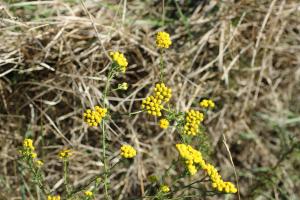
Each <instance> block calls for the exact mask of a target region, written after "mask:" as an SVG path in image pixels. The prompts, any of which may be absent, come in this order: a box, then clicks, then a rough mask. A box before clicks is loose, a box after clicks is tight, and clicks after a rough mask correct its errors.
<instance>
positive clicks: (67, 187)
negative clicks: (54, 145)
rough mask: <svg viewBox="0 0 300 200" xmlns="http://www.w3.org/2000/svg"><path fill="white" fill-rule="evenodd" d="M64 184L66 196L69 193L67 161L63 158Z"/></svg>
mask: <svg viewBox="0 0 300 200" xmlns="http://www.w3.org/2000/svg"><path fill="white" fill-rule="evenodd" d="M63 162H64V185H65V189H66V193H67V195H66V196H67V197H68V196H69V194H70V190H69V185H68V161H67V160H64V161H63Z"/></svg>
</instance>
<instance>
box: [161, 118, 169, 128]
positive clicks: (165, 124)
mask: <svg viewBox="0 0 300 200" xmlns="http://www.w3.org/2000/svg"><path fill="white" fill-rule="evenodd" d="M169 124H170V123H169V121H168V120H167V119H161V120H159V126H160V128H162V129H166V128H168V127H169Z"/></svg>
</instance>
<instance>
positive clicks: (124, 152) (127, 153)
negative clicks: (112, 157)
mask: <svg viewBox="0 0 300 200" xmlns="http://www.w3.org/2000/svg"><path fill="white" fill-rule="evenodd" d="M120 150H121V156H123V157H124V158H133V157H135V156H136V150H135V149H134V148H133V147H132V146H130V145H122V146H121V149H120Z"/></svg>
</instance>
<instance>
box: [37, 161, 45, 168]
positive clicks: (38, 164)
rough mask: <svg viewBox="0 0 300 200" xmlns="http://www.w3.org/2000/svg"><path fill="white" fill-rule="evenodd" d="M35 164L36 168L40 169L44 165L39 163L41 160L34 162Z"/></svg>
mask: <svg viewBox="0 0 300 200" xmlns="http://www.w3.org/2000/svg"><path fill="white" fill-rule="evenodd" d="M35 164H36V165H37V166H38V167H41V166H43V165H44V162H43V161H41V160H36V161H35Z"/></svg>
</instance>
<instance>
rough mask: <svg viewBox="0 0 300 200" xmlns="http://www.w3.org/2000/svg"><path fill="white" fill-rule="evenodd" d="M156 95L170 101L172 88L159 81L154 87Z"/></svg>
mask: <svg viewBox="0 0 300 200" xmlns="http://www.w3.org/2000/svg"><path fill="white" fill-rule="evenodd" d="M154 92H155V95H154V97H155V98H157V99H160V100H162V101H164V102H168V101H169V100H170V98H171V96H172V89H171V88H168V87H166V86H165V84H164V83H158V84H156V85H155V88H154Z"/></svg>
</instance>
